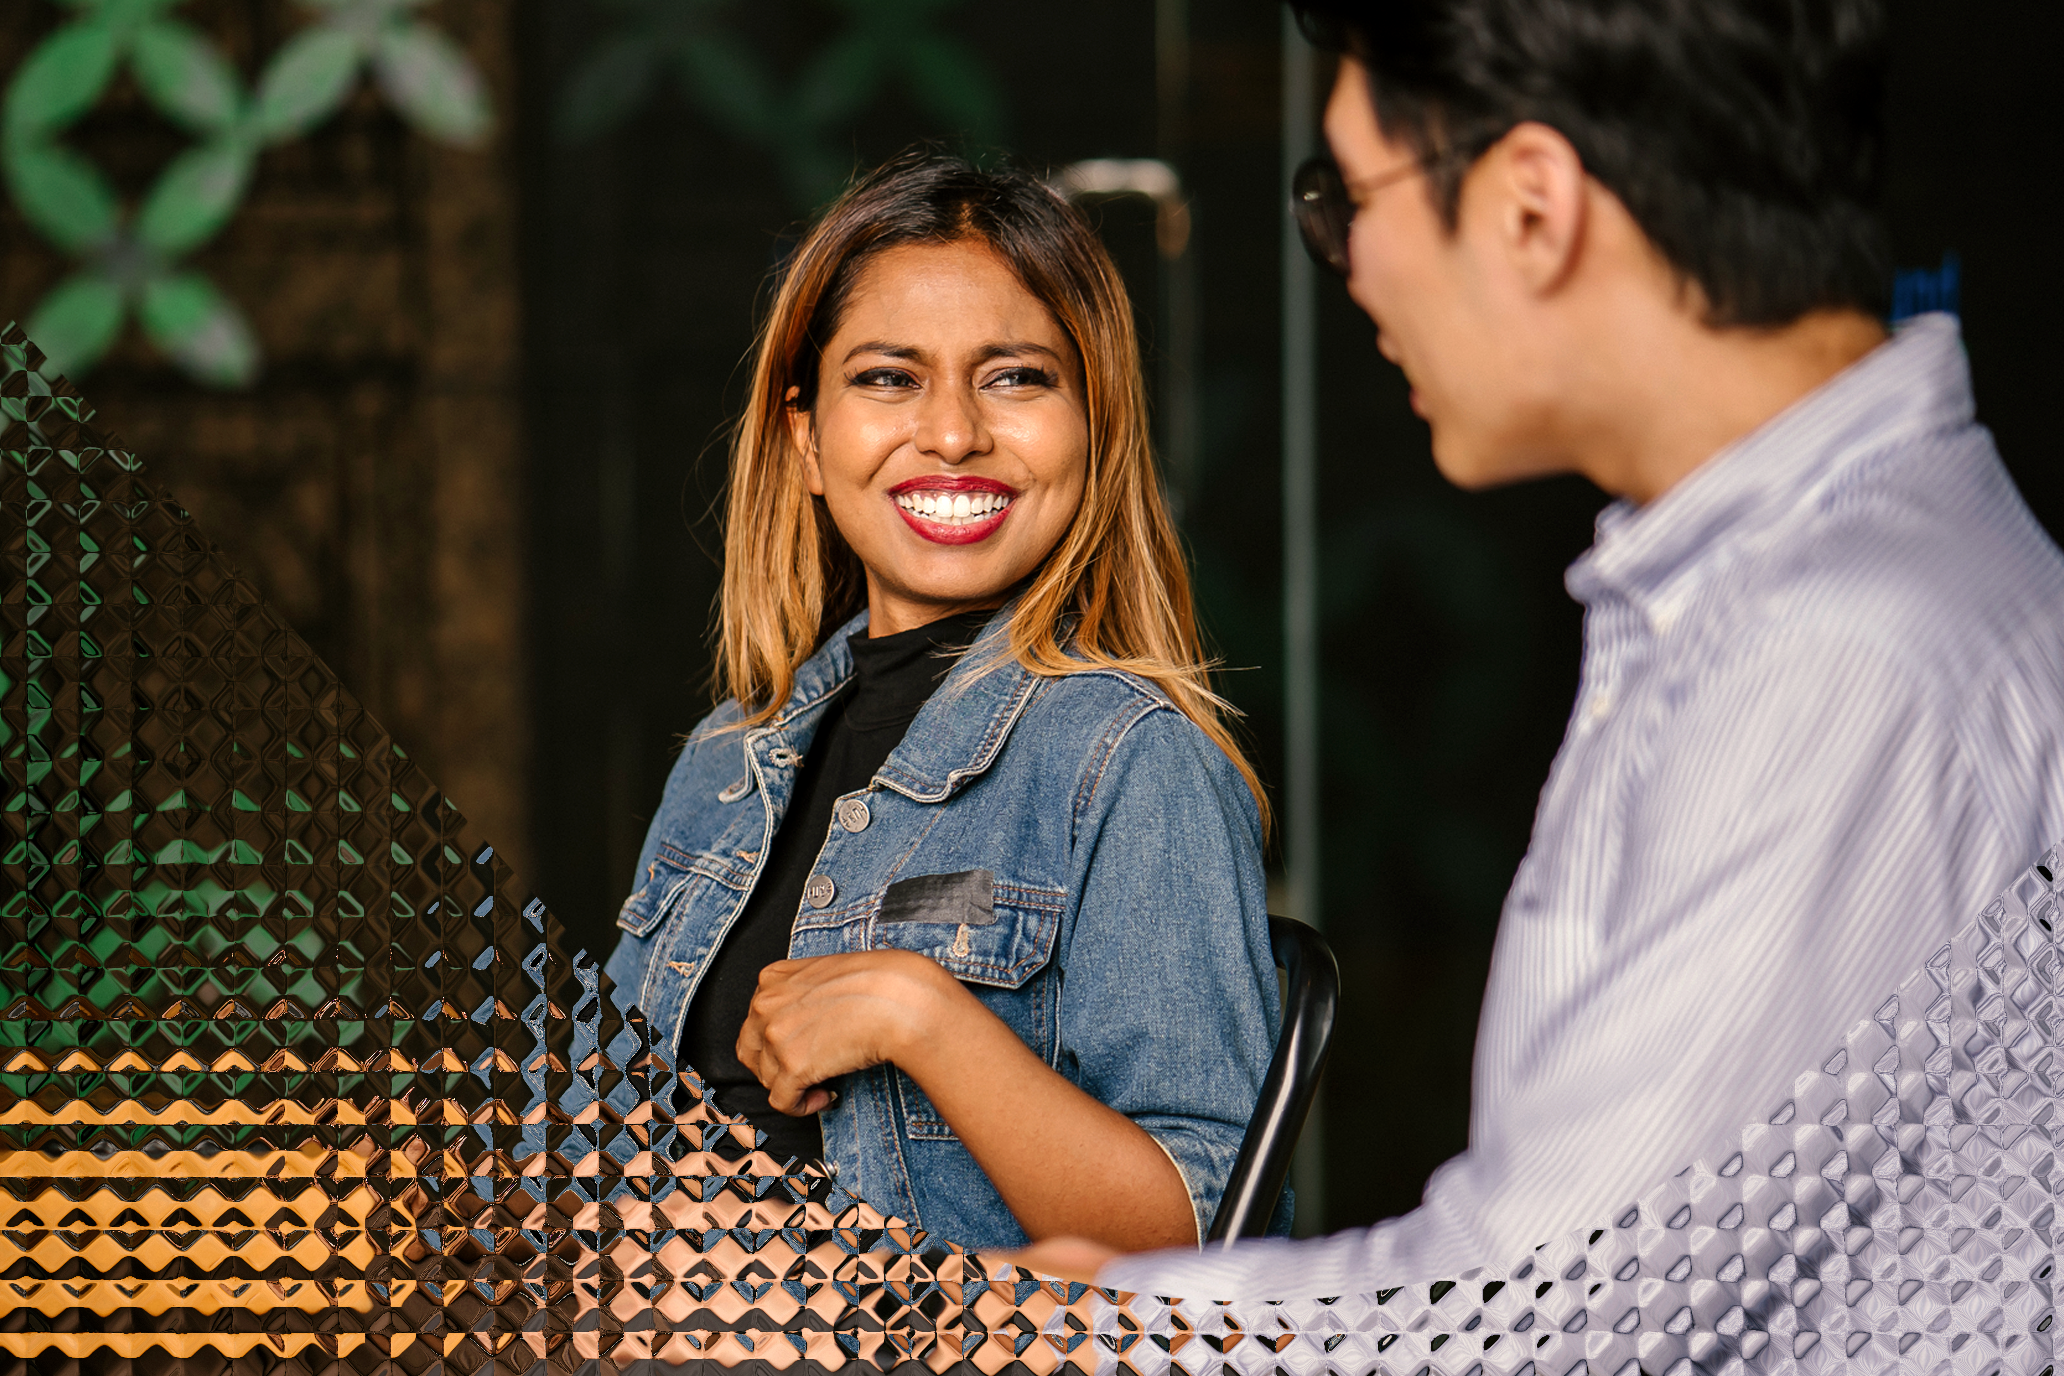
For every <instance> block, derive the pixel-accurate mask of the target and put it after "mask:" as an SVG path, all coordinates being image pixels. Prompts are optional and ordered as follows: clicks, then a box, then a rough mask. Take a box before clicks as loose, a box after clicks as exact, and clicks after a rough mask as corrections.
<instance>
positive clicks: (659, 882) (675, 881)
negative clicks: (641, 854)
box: [616, 857, 697, 936]
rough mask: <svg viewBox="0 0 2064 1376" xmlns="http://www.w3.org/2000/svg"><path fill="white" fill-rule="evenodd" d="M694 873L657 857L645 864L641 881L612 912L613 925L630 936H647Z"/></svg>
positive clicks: (679, 895)
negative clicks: (635, 889)
mask: <svg viewBox="0 0 2064 1376" xmlns="http://www.w3.org/2000/svg"><path fill="white" fill-rule="evenodd" d="M696 877H697V876H696V875H695V874H693V873H692V872H690V871H689V870H686V869H683V868H681V867H680V866H678V865H674V864H670V863H668V861H667V860H666V859H665V858H664V857H661V858H659V859H655V860H654V861H653V862H652V863H651V864H649V865H647V866H646V867H645V882H644V883H642V884H640V885H639V886H638V891H637V892H636V893H634V894H632V895H631V896H630V897H629V898H626V899H625V900H624V905H623V907H622V909H620V910H619V911H618V912H617V914H616V925H617V926H619V927H621V928H623V929H624V930H625V931H627V932H629V933H630V934H631V935H632V936H651V935H652V933H653V931H654V930H655V929H656V928H658V926H659V924H660V923H662V922H664V921H666V916H667V914H668V913H670V912H672V911H673V910H674V908H675V906H676V905H677V904H679V903H680V901H681V896H682V894H683V893H684V892H686V890H687V888H688V885H689V883H690V882H691V881H693V880H694V879H695V878H696Z"/></svg>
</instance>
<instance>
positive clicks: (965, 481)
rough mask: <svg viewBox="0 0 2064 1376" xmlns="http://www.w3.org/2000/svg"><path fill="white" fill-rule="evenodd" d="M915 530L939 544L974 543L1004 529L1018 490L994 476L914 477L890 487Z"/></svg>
mask: <svg viewBox="0 0 2064 1376" xmlns="http://www.w3.org/2000/svg"><path fill="white" fill-rule="evenodd" d="M889 496H890V497H891V498H893V499H894V501H895V503H896V510H897V511H898V512H900V513H902V516H903V521H904V523H905V524H906V525H908V526H909V527H910V528H911V529H912V530H914V531H916V532H917V533H918V534H919V535H921V536H923V537H924V538H925V539H927V540H930V541H931V542H932V543H933V544H935V545H972V544H976V543H978V542H980V541H983V540H986V539H988V538H989V537H990V536H992V535H994V534H995V533H996V532H997V531H998V530H1001V529H1002V528H1003V523H1004V521H1005V520H1006V519H1008V518H1009V516H1010V513H1011V503H1013V502H1014V501H1016V500H1017V496H1018V492H1017V489H1016V488H1014V487H1011V486H1010V485H1009V484H1007V483H1000V482H997V481H996V480H995V479H993V478H977V477H973V476H970V475H967V474H959V473H953V474H942V475H940V476H938V477H935V478H912V479H911V480H910V481H909V482H905V483H898V484H896V486H894V487H892V488H890V489H889Z"/></svg>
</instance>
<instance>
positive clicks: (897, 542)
mask: <svg viewBox="0 0 2064 1376" xmlns="http://www.w3.org/2000/svg"><path fill="white" fill-rule="evenodd" d="M1144 413H1145V406H1144V401H1143V388H1142V386H1141V381H1140V370H1139V356H1138V344H1137V341H1136V339H1135V336H1134V332H1133V323H1132V317H1131V313H1130V308H1129V306H1128V304H1127V301H1126V296H1125V291H1124V287H1123V285H1122V283H1121V282H1120V281H1119V279H1118V276H1117V273H1116V271H1115V270H1114V269H1113V267H1112V265H1111V262H1110V260H1109V258H1108V257H1107V256H1106V255H1105V253H1104V251H1103V248H1102V246H1101V245H1100V244H1099V243H1098V242H1097V239H1096V236H1095V235H1094V233H1093V232H1092V231H1091V230H1090V228H1089V226H1088V225H1087V224H1086V223H1085V222H1084V221H1083V219H1082V218H1081V216H1080V215H1079V214H1078V213H1077V212H1076V211H1075V210H1074V209H1073V208H1071V207H1070V206H1069V205H1068V204H1067V203H1066V202H1065V201H1063V200H1062V199H1061V198H1060V197H1059V196H1057V195H1056V194H1054V193H1053V192H1052V191H1050V190H1049V189H1048V188H1047V187H1045V186H1044V185H1043V184H1042V183H1040V182H1039V181H1037V180H1035V179H1033V178H1031V177H1028V176H1025V175H1023V174H1021V173H1015V172H1000V173H998V172H985V171H981V170H978V169H976V168H974V167H972V166H970V165H969V164H967V163H965V162H962V161H960V160H958V159H952V158H946V157H941V156H937V155H932V154H914V155H910V156H907V157H905V158H903V159H899V160H898V161H897V162H894V163H892V164H890V165H889V166H887V167H885V168H883V169H881V170H880V171H878V172H876V173H874V174H872V175H871V176H869V177H867V178H865V179H864V180H862V181H861V182H860V183H859V184H858V185H856V186H855V187H854V188H853V189H852V190H851V191H849V192H848V193H847V194H846V195H845V196H844V197H842V198H841V199H840V201H839V202H838V203H837V204H836V205H834V206H833V207H832V208H831V209H830V210H829V211H828V212H827V213H826V215H825V217H824V219H823V220H822V221H821V222H820V223H819V224H818V225H817V227H816V228H815V229H814V230H813V231H812V232H811V234H810V236H809V237H808V238H807V239H806V240H805V241H804V243H803V244H802V246H801V247H800V248H799V249H798V250H797V252H796V255H795V258H794V260H793V261H792V262H791V264H790V266H789V268H788V270H787V274H786V276H785V278H784V280H783V281H782V284H781V286H780V289H779V291H778V292H777V293H776V296H775V300H774V304H773V308H772V310H771V312H770V314H769V318H768V321H767V324H766V328H765V330H764V332H763V334H762V336H761V341H760V348H759V354H758V359H757V362H756V366H755V369H754V381H753V395H752V400H751V403H750V405H749V407H748V410H747V413H746V415H745V416H744V417H743V419H742V420H741V422H740V425H739V430H738V437H737V441H736V444H735V447H734V451H733V457H732V475H731V493H730V500H729V505H728V511H727V528H726V539H725V573H724V592H723V605H722V640H721V646H720V657H721V666H720V691H721V694H722V696H723V697H724V699H725V700H724V701H723V702H722V703H721V704H720V705H719V706H718V708H717V709H716V711H715V712H713V713H712V714H711V715H710V716H709V717H708V718H707V719H706V720H705V721H704V722H703V723H702V724H701V725H700V726H698V727H697V728H696V730H695V731H694V733H693V734H692V735H691V736H690V737H689V739H688V742H687V745H686V747H685V749H684V750H683V752H682V755H681V758H680V760H679V762H678V763H677V764H676V765H675V767H674V770H673V773H672V776H671V777H670V778H669V780H668V783H667V790H666V796H665V798H664V800H663V801H662V803H661V806H660V809H659V812H658V815H657V816H656V817H655V819H654V821H653V824H652V827H651V830H650V833H649V834H648V836H647V838H646V842H645V849H644V853H643V855H642V856H641V857H640V860H639V869H638V874H637V877H636V881H635V882H636V889H635V891H634V892H633V893H632V895H631V897H630V898H629V899H628V900H627V901H626V902H625V904H624V908H623V913H622V915H621V917H620V919H619V925H620V926H621V927H622V928H623V933H624V934H623V936H622V938H621V940H620V941H619V944H618V946H617V950H616V952H615V954H614V955H613V956H612V958H611V960H610V964H609V973H610V975H611V976H612V978H614V979H615V981H616V983H617V985H618V987H619V989H620V990H622V991H623V993H624V995H625V996H626V997H628V998H630V999H633V1000H635V1001H636V1003H637V1004H638V1005H639V1006H640V1007H641V1008H642V1009H643V1010H644V1012H645V1013H646V1015H647V1016H648V1017H649V1018H650V1019H651V1020H652V1023H653V1025H654V1026H655V1028H657V1029H659V1031H660V1035H662V1036H664V1037H672V1038H675V1039H678V1044H679V1046H680V1048H681V1058H682V1060H683V1061H684V1062H686V1063H688V1064H692V1065H693V1066H694V1067H695V1068H696V1070H697V1071H698V1072H699V1073H700V1074H701V1076H702V1078H703V1082H704V1086H705V1089H706V1090H707V1092H708V1093H709V1094H710V1095H711V1096H712V1097H713V1098H714V1099H715V1101H716V1103H717V1104H718V1106H719V1107H721V1108H725V1109H728V1110H731V1111H733V1112H738V1113H742V1114H744V1115H745V1116H746V1117H748V1118H749V1119H750V1120H751V1121H752V1122H753V1123H754V1125H755V1126H756V1127H757V1128H759V1129H760V1132H761V1135H762V1148H763V1149H764V1150H767V1151H769V1152H770V1153H772V1154H773V1155H774V1156H775V1157H776V1158H777V1159H780V1158H793V1157H806V1158H807V1157H817V1156H822V1157H823V1158H824V1159H826V1160H827V1161H829V1162H830V1163H831V1164H832V1165H833V1167H834V1168H835V1169H836V1170H837V1172H838V1175H839V1178H840V1181H841V1183H842V1184H843V1185H844V1186H845V1187H846V1188H848V1189H850V1190H852V1191H854V1192H855V1193H857V1194H859V1195H861V1196H862V1197H864V1198H866V1199H867V1200H868V1201H869V1202H870V1203H872V1204H874V1205H875V1206H876V1207H878V1208H881V1209H883V1210H885V1211H887V1212H890V1213H893V1214H897V1215H900V1216H902V1217H903V1218H905V1219H908V1220H910V1221H911V1222H914V1223H916V1224H918V1225H919V1226H921V1227H923V1228H925V1229H926V1230H928V1231H930V1232H932V1233H934V1234H936V1235H939V1236H942V1237H945V1238H948V1239H951V1240H954V1241H957V1242H961V1243H963V1244H966V1245H968V1246H974V1247H982V1248H990V1249H994V1248H998V1247H1014V1246H1019V1245H1022V1244H1023V1243H1025V1242H1026V1241H1027V1240H1031V1239H1039V1238H1046V1237H1054V1236H1063V1235H1079V1236H1087V1237H1091V1238H1094V1239H1096V1240H1098V1241H1100V1242H1103V1243H1105V1244H1107V1245H1109V1246H1113V1247H1118V1248H1122V1249H1128V1250H1130V1249H1140V1248H1147V1247H1156V1246H1168V1245H1172V1244H1185V1243H1186V1244H1191V1245H1194V1244H1195V1243H1196V1242H1197V1241H1198V1240H1199V1239H1200V1238H1201V1237H1202V1235H1203V1232H1204V1230H1205V1228H1206V1226H1207V1225H1208V1223H1209V1221H1210V1218H1211V1216H1212V1213H1213V1211H1214V1210H1215V1209H1216V1207H1217V1203H1218V1197H1219V1194H1220V1192H1221V1191H1222V1189H1223V1187H1224V1183H1225V1179H1226V1176H1227V1173H1228V1172H1229V1170H1230V1169H1231V1166H1232V1163H1233V1160H1234V1158H1235V1157H1236V1155H1237V1154H1238V1150H1239V1145H1240V1141H1241V1137H1242V1134H1243V1132H1244V1131H1245V1127H1246V1122H1247V1118H1248V1116H1249V1115H1250V1113H1251V1112H1252V1111H1253V1107H1254V1101H1255V1097H1256V1094H1257V1092H1258V1089H1259V1086H1260V1083H1261V1078H1262V1075H1263V1072H1264V1071H1265V1069H1266V1065H1267V1060H1268V1056H1269V1051H1270V1046H1271V1042H1272V1040H1273V1036H1274V1029H1275V1025H1276V1018H1277V1006H1276V999H1277V995H1276V984H1275V972H1274V961H1273V958H1272V956H1271V954H1270V950H1269V941H1268V928H1267V912H1266V904H1265V898H1264V892H1263V881H1262V869H1261V837H1262V831H1263V827H1264V820H1263V819H1264V812H1263V807H1262V801H1261V795H1260V790H1259V788H1258V786H1257V785H1256V783H1255V780H1254V775H1253V771H1252V770H1251V768H1250V767H1249V766H1248V765H1247V763H1246V761H1245V760H1243V759H1242V758H1241V756H1240V754H1239V751H1238V749H1237V747H1236V746H1235V745H1234V744H1233V742H1232V738H1231V736H1230V734H1229V733H1228V731H1227V729H1226V725H1225V722H1224V720H1223V717H1222V712H1223V710H1224V709H1223V705H1222V704H1221V703H1220V701H1219V699H1218V698H1217V697H1216V696H1215V695H1214V694H1213V693H1212V692H1211V690H1210V687H1209V683H1208V675H1207V672H1206V665H1205V663H1204V659H1203V654H1202V651H1201V648H1200V646H1199V643H1198V637H1197V632H1196V627H1195V624H1194V621H1193V619H1192V615H1191V610H1190V590H1189V579H1188V572H1187V570H1186V569H1185V567H1184V565H1183V562H1182V558H1181V555H1180V552H1179V549H1178V546H1177V544H1176V540H1175V536H1174V531H1173V529H1172V527H1171V525H1170V523H1169V520H1168V515H1167V512H1166V509H1165V508H1164V506H1163V504H1162V500H1161V493H1160V487H1159V484H1158V482H1157V480H1156V476H1155V473H1154V467H1153V457H1152V454H1151V452H1150V451H1149V449H1148V445H1147V441H1146V433H1147V429H1146V423H1145V414H1144Z"/></svg>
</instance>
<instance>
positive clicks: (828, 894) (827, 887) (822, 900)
mask: <svg viewBox="0 0 2064 1376" xmlns="http://www.w3.org/2000/svg"><path fill="white" fill-rule="evenodd" d="M837 893H838V885H836V884H834V883H832V882H831V876H830V875H828V874H813V875H811V876H810V882H809V883H807V884H805V885H803V897H804V898H805V899H807V900H809V904H810V906H811V907H813V908H828V907H830V906H831V900H832V898H833V897H834V896H835V895H836V894H837Z"/></svg>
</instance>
